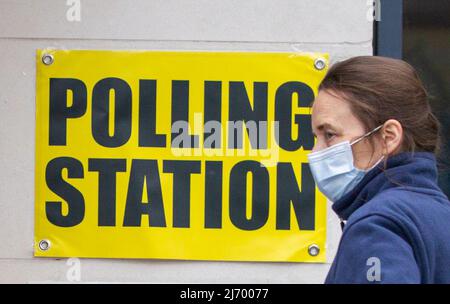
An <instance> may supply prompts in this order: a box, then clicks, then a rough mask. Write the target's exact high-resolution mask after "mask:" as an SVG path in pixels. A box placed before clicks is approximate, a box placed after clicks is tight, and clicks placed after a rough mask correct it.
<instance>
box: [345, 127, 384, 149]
mask: <svg viewBox="0 0 450 304" xmlns="http://www.w3.org/2000/svg"><path fill="white" fill-rule="evenodd" d="M383 125H384V124H382V125H379V126H378V127H376V128H375V129H373V130H372V131H370V132H369V133H367V134H364V135H363V136H361V137H360V138H358V139H357V140H355V141H353V142H352V143H350V146H351V145H353V144H356V143H358V142H360V141H361V140H363V139H364V138H366V137H367V136H369V135H371V134H372V133H374V132H376V131H378V130H379V129H380V128H381V127H382V126H383Z"/></svg>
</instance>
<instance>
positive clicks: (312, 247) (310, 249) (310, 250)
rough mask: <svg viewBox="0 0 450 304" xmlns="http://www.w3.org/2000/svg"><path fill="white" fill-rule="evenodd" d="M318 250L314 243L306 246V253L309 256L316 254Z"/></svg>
mask: <svg viewBox="0 0 450 304" xmlns="http://www.w3.org/2000/svg"><path fill="white" fill-rule="evenodd" d="M319 252H320V247H319V246H318V245H316V244H312V245H310V246H309V247H308V253H309V255H310V256H317V255H318V254H319Z"/></svg>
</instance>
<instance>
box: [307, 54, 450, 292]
mask: <svg viewBox="0 0 450 304" xmlns="http://www.w3.org/2000/svg"><path fill="white" fill-rule="evenodd" d="M312 129H313V133H314V136H315V137H316V143H315V146H314V148H313V151H312V153H311V154H309V155H308V159H309V163H310V168H311V172H312V175H313V177H314V179H315V181H316V183H317V186H318V187H319V189H320V190H321V192H323V193H324V194H325V196H327V197H328V198H329V199H330V200H331V201H332V202H333V205H332V208H333V210H334V211H335V212H336V214H337V215H338V216H339V217H340V219H341V221H342V223H345V225H342V226H343V233H342V238H341V241H340V244H339V248H338V251H337V254H336V257H335V259H334V262H333V264H332V266H331V269H330V271H329V273H328V276H327V278H326V281H325V283H372V282H375V283H450V228H449V227H450V203H449V201H448V198H447V197H446V196H445V194H444V193H443V192H442V190H441V189H440V188H439V187H438V185H437V168H436V156H435V155H436V153H437V152H438V149H439V141H440V140H439V123H438V121H437V119H436V117H435V116H434V115H433V114H432V112H431V109H430V105H429V102H428V98H427V93H426V91H425V89H424V87H423V85H422V83H421V81H420V79H419V78H418V76H417V74H416V72H415V70H414V69H413V67H411V66H410V65H409V64H407V63H406V62H404V61H401V60H396V59H390V58H384V57H374V56H362V57H355V58H351V59H348V60H345V61H342V62H339V63H337V64H335V65H334V66H332V67H331V68H330V70H329V71H328V73H327V75H326V76H325V78H324V80H323V81H322V83H321V85H320V87H319V93H318V95H317V98H316V99H315V101H314V103H313V106H312Z"/></svg>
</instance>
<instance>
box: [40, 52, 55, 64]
mask: <svg viewBox="0 0 450 304" xmlns="http://www.w3.org/2000/svg"><path fill="white" fill-rule="evenodd" d="M53 61H54V58H53V55H51V54H44V55H43V56H42V62H43V63H44V64H45V65H51V64H52V63H53Z"/></svg>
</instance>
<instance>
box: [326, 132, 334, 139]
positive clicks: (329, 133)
mask: <svg viewBox="0 0 450 304" xmlns="http://www.w3.org/2000/svg"><path fill="white" fill-rule="evenodd" d="M333 136H334V133H331V132H325V139H326V140H330V139H331V138H333Z"/></svg>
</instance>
